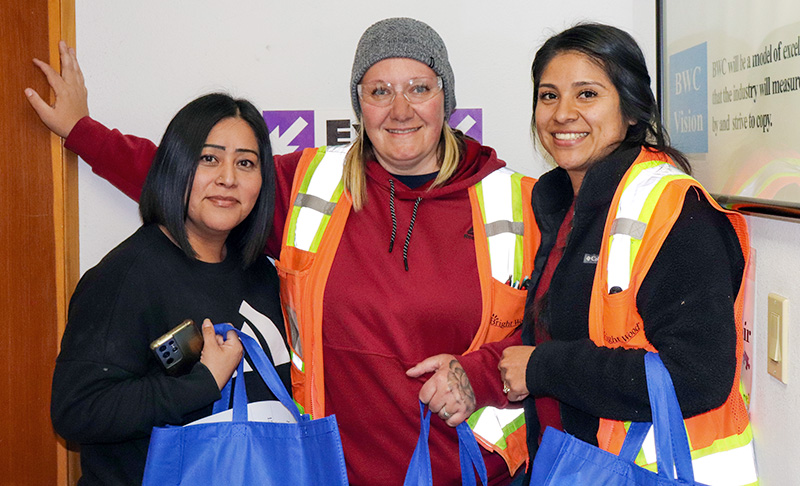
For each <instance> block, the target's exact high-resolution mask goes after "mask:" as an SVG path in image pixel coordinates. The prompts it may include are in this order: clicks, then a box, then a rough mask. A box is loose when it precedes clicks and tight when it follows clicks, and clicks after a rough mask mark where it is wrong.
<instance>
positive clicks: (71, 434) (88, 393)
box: [50, 361, 220, 443]
mask: <svg viewBox="0 0 800 486" xmlns="http://www.w3.org/2000/svg"><path fill="white" fill-rule="evenodd" d="M215 383H216V382H215V381H214V377H213V376H212V375H211V372H210V371H208V368H206V367H205V366H204V365H203V364H201V363H197V364H196V365H195V366H194V368H193V369H192V371H191V372H189V373H188V374H186V375H183V376H180V377H169V376H167V375H166V374H165V373H154V374H151V375H148V376H137V375H135V374H133V373H130V372H128V371H126V370H124V369H122V368H119V367H118V366H115V365H113V364H111V363H96V362H91V361H59V362H57V364H56V370H55V373H54V375H53V395H52V396H53V398H52V402H51V409H50V413H51V417H52V420H53V427H54V428H55V430H56V432H58V434H59V435H61V436H62V437H64V438H65V439H67V440H71V441H75V442H78V443H102V442H121V441H125V440H130V439H136V438H140V437H147V436H149V435H150V432H151V430H152V428H153V427H154V426H163V425H165V424H182V423H184V422H185V420H186V415H188V414H190V413H191V412H193V411H196V410H199V409H202V408H204V407H207V406H208V405H210V404H211V403H213V402H214V401H215V400H217V399H219V397H220V393H219V390H218V389H217V387H216V384H215Z"/></svg>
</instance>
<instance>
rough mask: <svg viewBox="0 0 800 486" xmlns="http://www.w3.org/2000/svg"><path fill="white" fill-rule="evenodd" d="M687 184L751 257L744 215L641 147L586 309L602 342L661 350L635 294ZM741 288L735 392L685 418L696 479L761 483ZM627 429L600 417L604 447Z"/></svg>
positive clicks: (643, 456)
mask: <svg viewBox="0 0 800 486" xmlns="http://www.w3.org/2000/svg"><path fill="white" fill-rule="evenodd" d="M689 188H695V189H696V190H697V191H698V192H699V193H701V194H703V195H705V197H706V199H707V200H708V201H709V203H710V204H711V205H712V206H713V207H714V208H715V209H717V210H718V211H721V212H723V213H725V215H726V216H727V217H728V219H729V220H730V222H731V224H732V225H733V228H734V230H735V231H736V235H737V236H738V238H739V243H740V245H741V247H742V252H743V255H744V257H745V260H746V264H747V262H748V261H749V255H750V244H749V237H748V233H747V225H746V222H745V219H744V217H743V216H742V215H741V214H739V213H736V212H733V211H727V210H725V209H722V208H721V207H720V206H719V205H718V204H717V203H716V202H715V201H714V199H713V198H712V197H711V196H710V195H709V194H708V193H707V192H706V191H705V189H703V187H702V186H701V185H700V184H699V183H698V182H697V181H696V180H694V179H693V178H691V177H689V176H688V175H686V174H684V173H683V172H681V171H680V170H679V169H677V168H676V167H675V166H674V165H672V163H671V161H670V160H669V158H668V157H667V156H666V155H664V154H662V153H659V152H653V151H650V150H647V149H642V151H641V153H640V154H639V156H638V158H637V159H636V160H635V161H634V163H633V165H632V166H631V167H630V168H629V169H628V171H627V172H626V174H625V176H624V177H623V178H622V182H621V183H620V185H619V186H618V188H617V191H616V193H615V195H614V199H613V201H612V203H611V208H610V210H609V213H608V217H607V219H606V224H605V230H604V236H603V242H602V247H601V250H600V256H599V261H598V264H597V271H596V273H595V278H594V283H593V286H592V296H591V303H590V308H589V336H590V337H591V339H592V341H594V343H595V344H597V345H598V346H605V347H609V348H615V347H624V348H643V349H647V350H648V351H657V350H656V349H654V348H653V346H652V344H650V342H648V340H647V338H646V337H645V334H644V329H643V323H642V317H641V316H640V315H639V312H638V310H637V308H636V295H637V292H638V290H639V287H640V286H641V283H642V282H643V281H644V279H645V276H646V275H647V272H648V270H649V269H650V266H651V264H652V263H653V260H654V259H655V258H656V255H657V254H658V252H659V249H660V248H661V245H662V244H663V243H664V240H665V239H666V237H667V235H668V234H669V232H670V230H671V229H672V226H673V224H674V223H675V221H676V220H677V219H678V216H680V213H681V208H683V202H684V198H685V196H686V192H687V190H688V189H689ZM743 275H746V270H745V273H744V274H743ZM614 287H619V288H617V289H614V292H613V293H611V292H610V289H611V288H614ZM743 292H744V284H742V285H741V286H740V287H739V295H738V296H737V298H736V301H735V315H736V333H737V342H736V376H735V380H734V382H733V385H732V387H731V391H730V395H729V396H728V399H727V401H726V402H725V403H724V404H723V405H722V406H720V407H718V408H716V409H714V410H711V411H709V412H706V413H702V414H700V415H697V416H694V417H691V418H688V419H686V420H685V424H686V429H687V431H688V435H689V442H690V447H691V450H692V459H693V461H692V462H693V465H694V469H695V480H696V481H698V482H702V483H706V484H710V485H715V484H725V485H746V484H747V485H749V484H757V482H758V479H757V477H756V472H755V459H754V454H753V447H752V431H751V429H750V425H749V420H748V415H747V409H746V408H745V404H744V401H743V398H742V394H741V391H740V380H739V375H740V369H741V363H742V351H743V341H742V300H743V299H742V294H743ZM626 433H627V428H626V424H624V423H622V422H618V421H614V420H608V419H601V420H600V426H599V429H598V432H597V440H598V444H599V446H600V447H601V448H602V449H605V450H607V451H610V452H613V453H615V454H619V451H620V448H621V447H622V443H623V441H624V440H625V435H626ZM651 435H652V429H651ZM646 443H647V441H646ZM643 449H644V448H643ZM653 456H654V452H652V451H650V452H648V451H647V450H643V451H641V452H640V454H639V458H638V459H637V463H639V464H640V465H643V466H647V465H650V467H653V465H652V463H653V462H654V461H655V458H654V457H653Z"/></svg>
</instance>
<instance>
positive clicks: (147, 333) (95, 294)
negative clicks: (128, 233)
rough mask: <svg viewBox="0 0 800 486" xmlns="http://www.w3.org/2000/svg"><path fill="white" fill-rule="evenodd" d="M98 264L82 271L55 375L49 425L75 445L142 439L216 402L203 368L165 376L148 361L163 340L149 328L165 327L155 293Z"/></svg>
mask: <svg viewBox="0 0 800 486" xmlns="http://www.w3.org/2000/svg"><path fill="white" fill-rule="evenodd" d="M101 267H102V269H98V267H96V268H95V269H93V270H90V271H89V272H87V275H85V276H84V278H83V279H82V280H81V282H80V283H79V285H78V288H77V289H76V291H75V294H74V295H73V298H72V301H71V302H70V311H69V320H68V323H67V327H66V329H65V332H64V338H63V340H62V348H61V352H60V354H59V357H58V359H57V361H56V367H55V372H54V375H53V388H52V400H51V409H50V411H51V418H52V421H53V426H54V428H55V430H56V432H58V433H59V434H60V435H61V436H63V437H64V438H65V439H68V440H72V441H76V442H79V443H98V442H118V441H124V440H129V439H134V438H139V437H146V436H148V435H149V434H150V432H151V429H152V427H153V426H157V425H164V424H167V423H171V424H181V423H183V422H184V421H185V420H186V419H187V415H188V414H191V413H192V412H193V411H197V410H199V409H202V408H204V407H207V406H208V405H210V404H212V403H213V402H214V401H215V400H217V399H218V398H219V397H220V392H219V389H218V388H217V385H216V381H215V380H214V377H213V376H212V375H211V372H210V371H209V370H208V368H206V367H205V365H203V364H200V363H197V364H196V365H195V366H194V367H193V368H192V370H191V371H190V372H189V373H187V374H186V375H183V376H180V377H170V376H168V375H167V374H166V373H165V372H164V371H163V370H162V369H161V368H160V365H159V364H158V362H157V360H156V359H155V357H154V356H152V352H151V351H150V348H149V342H150V340H151V339H154V338H155V337H158V335H160V334H157V335H155V336H153V334H154V332H157V331H155V330H154V328H153V323H154V322H159V323H161V322H163V320H160V317H159V316H158V314H157V312H159V311H158V309H160V308H163V307H164V305H163V302H160V300H159V299H161V296H160V295H159V292H158V291H157V290H154V289H153V286H152V285H151V286H147V285H145V284H144V283H143V282H141V281H139V280H136V279H134V280H126V278H125V276H124V273H125V272H124V271H120V269H119V268H107V267H108V265H105V266H103V265H102V264H101ZM121 273H122V274H123V275H122V276H120V274H121ZM161 332H163V331H161Z"/></svg>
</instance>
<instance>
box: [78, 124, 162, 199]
mask: <svg viewBox="0 0 800 486" xmlns="http://www.w3.org/2000/svg"><path fill="white" fill-rule="evenodd" d="M64 146H65V147H66V148H68V149H69V150H71V151H73V152H75V153H76V154H78V155H79V156H80V157H81V158H82V159H83V160H84V161H86V163H87V164H89V166H90V167H91V168H92V171H94V173H95V174H97V175H99V176H100V177H102V178H103V179H106V180H107V181H108V182H110V183H111V184H113V185H114V187H116V188H117V189H119V190H120V191H122V192H123V193H125V195H127V196H128V197H130V198H131V199H133V200H134V201H139V197H140V196H141V194H142V186H143V185H144V180H145V178H146V177H147V172H148V171H149V170H150V165H151V164H152V162H153V157H154V156H155V155H156V149H157V148H158V147H156V145H155V144H154V143H153V142H151V141H150V140H147V139H146V138H139V137H135V136H133V135H124V134H123V133H121V132H120V131H119V130H111V129H109V128H107V127H105V126H104V125H102V124H101V123H99V122H97V121H95V120H93V119H92V118H89V117H88V116H86V117H83V118H81V119H80V121H78V123H77V124H76V125H75V127H73V129H72V131H71V132H69V136H68V137H67V139H66V140H65V141H64Z"/></svg>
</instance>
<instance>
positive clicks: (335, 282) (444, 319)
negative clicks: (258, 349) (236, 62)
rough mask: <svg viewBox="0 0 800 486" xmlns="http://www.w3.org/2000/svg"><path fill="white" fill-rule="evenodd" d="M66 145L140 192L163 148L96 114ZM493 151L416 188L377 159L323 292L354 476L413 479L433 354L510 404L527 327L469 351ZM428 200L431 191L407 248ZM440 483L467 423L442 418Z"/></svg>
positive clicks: (280, 215) (331, 397) (287, 189)
mask: <svg viewBox="0 0 800 486" xmlns="http://www.w3.org/2000/svg"><path fill="white" fill-rule="evenodd" d="M66 147H67V148H68V149H70V150H72V151H74V152H76V153H77V154H79V155H80V156H81V157H82V158H83V159H84V160H86V162H88V163H89V165H91V166H92V168H93V170H94V172H95V173H97V174H98V175H100V176H101V177H103V178H105V179H108V180H109V181H110V182H111V183H112V184H114V185H115V186H116V187H118V188H119V189H120V190H122V191H123V192H124V193H125V194H127V195H129V196H130V197H132V198H134V199H136V200H138V197H139V194H140V193H141V186H142V184H143V183H144V179H145V177H146V174H147V170H148V168H149V166H150V162H151V160H152V158H153V156H154V155H155V150H156V147H155V146H154V145H153V144H152V142H150V141H147V140H144V139H140V138H136V137H132V136H129V135H122V134H121V133H120V132H118V131H116V130H113V131H112V130H108V129H107V128H105V127H104V126H102V125H100V124H99V123H97V122H96V121H94V120H92V119H90V118H88V117H87V118H84V119H82V120H81V121H80V122H79V123H78V124H77V125H76V126H75V128H74V129H73V130H72V132H71V133H70V135H69V137H68V139H67V141H66ZM299 159H300V152H295V153H293V154H287V155H283V156H276V157H275V166H276V176H277V177H276V180H277V190H276V203H275V219H274V222H273V231H272V234H271V236H270V240H269V242H268V244H267V249H266V252H267V254H269V255H270V256H273V257H277V256H278V255H279V252H280V236H281V233H282V230H283V227H284V222H285V219H286V217H287V214H288V211H289V208H290V202H289V199H290V196H291V186H292V180H293V178H294V172H295V169H296V167H297V164H298V161H299ZM504 165H505V164H504V163H503V162H502V161H500V160H499V159H497V156H496V154H495V152H494V150H492V149H491V148H488V147H483V146H481V145H479V144H477V143H475V142H472V141H467V149H466V151H465V154H464V157H463V158H462V160H461V162H460V163H459V167H458V169H457V171H456V173H455V174H454V175H453V177H452V178H451V180H450V181H449V182H448V183H447V184H446V185H445V186H443V187H437V188H435V189H430V190H429V186H430V183H428V184H425V185H423V186H422V187H420V188H417V189H409V188H408V187H406V186H405V185H404V184H403V183H402V182H400V181H399V180H398V179H397V178H394V177H393V176H392V175H391V174H389V173H388V172H386V170H385V169H384V168H383V167H381V166H380V165H379V164H378V163H377V162H375V161H370V162H368V163H367V200H366V203H365V205H364V207H363V209H361V210H360V211H357V212H356V211H353V212H352V213H351V214H350V216H349V218H348V220H347V224H346V225H345V229H344V233H343V235H342V239H341V242H340V244H339V247H338V249H337V252H336V256H335V258H334V261H333V266H332V268H331V271H330V275H329V278H328V283H327V285H326V288H325V293H324V300H323V328H322V329H323V359H324V367H325V369H324V373H325V387H326V390H325V403H326V413H327V414H336V417H337V421H338V423H339V428H340V432H341V437H342V444H343V447H344V453H345V459H346V462H347V471H348V475H349V479H350V482H351V484H355V485H373V484H382V485H391V484H398V485H399V484H402V483H403V478H404V476H405V472H406V468H407V467H408V463H409V461H410V459H411V454H412V452H413V450H414V447H415V444H416V441H417V436H418V434H419V408H418V406H417V399H418V398H417V397H418V394H419V390H420V387H421V386H422V384H423V383H424V382H425V380H427V378H429V376H427V375H426V376H423V377H422V378H420V379H413V378H408V377H407V376H406V374H405V371H406V370H407V369H409V368H411V367H412V366H414V365H415V364H416V363H418V362H420V361H422V360H423V359H425V358H428V357H430V356H433V355H436V354H441V353H449V354H453V355H455V356H456V357H457V358H458V359H459V362H460V363H461V365H462V366H463V367H464V369H465V371H466V373H467V376H468V377H469V379H470V382H471V384H472V387H473V389H474V391H475V396H476V399H477V402H478V407H482V406H485V405H494V406H505V405H507V404H508V402H507V401H506V397H505V395H503V393H502V382H501V381H500V376H499V373H498V371H497V364H498V361H499V359H500V355H501V353H502V350H503V349H504V348H505V347H507V346H510V345H515V344H521V340H520V338H519V334H518V333H516V334H514V335H513V336H512V337H510V338H508V339H506V340H504V341H502V342H500V343H493V344H488V345H485V346H483V347H482V348H481V349H479V350H477V351H475V352H473V353H470V354H468V355H463V356H462V353H464V352H465V351H466V350H467V348H468V347H469V345H470V343H471V342H472V339H473V337H474V335H475V333H476V331H477V330H478V327H479V325H480V317H481V295H480V285H479V280H478V269H477V261H476V257H475V245H474V241H473V231H472V215H471V206H470V202H469V196H468V192H467V189H468V188H469V187H470V186H472V185H474V184H476V183H477V182H478V181H480V180H482V179H483V178H484V177H486V176H487V175H488V174H489V173H491V172H493V171H494V170H496V169H498V168H500V167H502V166H504ZM390 179H393V180H394V187H395V196H394V206H395V214H396V217H397V234H396V238H395V242H394V246H393V251H392V252H391V253H390V252H389V245H390V240H391V237H392V218H391V212H390V189H389V188H390V183H389V180H390ZM417 198H421V201H420V202H419V204H418V207H417V211H416V219H415V223H414V226H413V230H412V231H411V234H410V238H409V242H408V245H407V260H408V262H407V263H408V270H407V271H406V269H405V265H404V258H403V247H404V245H405V242H406V239H407V237H408V233H409V225H410V221H411V218H412V213H413V211H414V205H415V202H416V199H417ZM431 422H432V423H431V433H430V449H431V465H432V468H433V478H434V483H435V484H460V483H461V480H460V469H459V461H458V439H457V435H456V433H455V429H453V428H451V427H449V426H447V425H446V424H445V423H444V421H442V420H440V419H439V418H438V417H433V418H432V421H431ZM484 459H485V461H486V466H487V470H488V472H489V477H490V482H491V483H492V484H504V483H506V482H507V481H508V470H507V468H506V466H505V463H504V462H503V460H502V458H500V457H499V456H498V455H496V454H491V453H488V452H486V451H484Z"/></svg>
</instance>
